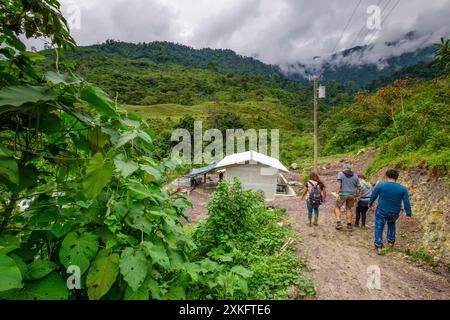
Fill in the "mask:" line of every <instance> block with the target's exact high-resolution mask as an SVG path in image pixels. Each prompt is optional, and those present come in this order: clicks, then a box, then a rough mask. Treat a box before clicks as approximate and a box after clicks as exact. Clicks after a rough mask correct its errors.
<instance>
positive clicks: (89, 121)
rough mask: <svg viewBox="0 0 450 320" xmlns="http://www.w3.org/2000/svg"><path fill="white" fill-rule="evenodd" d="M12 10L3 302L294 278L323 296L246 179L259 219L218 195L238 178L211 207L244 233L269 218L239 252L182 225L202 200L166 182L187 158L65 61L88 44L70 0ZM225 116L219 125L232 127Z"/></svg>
mask: <svg viewBox="0 0 450 320" xmlns="http://www.w3.org/2000/svg"><path fill="white" fill-rule="evenodd" d="M1 9H2V10H1V11H0V18H1V19H0V21H1V22H2V24H1V25H0V28H1V29H0V33H1V34H2V36H1V37H0V41H1V42H0V47H1V48H2V49H0V54H1V55H2V59H1V60H0V75H1V78H0V79H1V83H0V115H1V122H0V164H1V165H0V217H1V220H0V299H13V300H16V299H17V300H38V299H43V300H65V299H90V300H99V299H103V300H119V299H128V300H148V299H245V298H260V297H267V298H287V297H288V295H287V289H288V287H289V286H294V287H295V288H297V289H296V290H297V291H298V292H296V295H295V296H293V295H290V296H289V297H295V298H297V297H304V296H307V295H312V294H314V289H313V286H312V284H311V283H310V282H309V281H308V280H306V279H304V278H303V277H302V263H301V261H299V260H298V259H297V257H296V256H295V254H294V251H293V250H292V249H289V250H287V251H286V252H285V253H284V254H278V250H279V249H280V247H281V246H282V244H283V241H285V240H286V239H287V236H288V235H290V231H289V229H287V228H283V227H280V226H279V225H278V224H277V223H278V222H279V218H280V213H278V212H274V211H271V210H267V209H265V208H264V202H263V200H262V198H261V197H260V196H257V195H253V194H251V193H248V192H244V191H242V190H241V188H240V186H238V185H233V186H232V187H230V188H231V189H232V190H233V199H235V200H238V199H241V201H236V202H235V204H234V207H233V212H234V213H235V214H239V213H243V214H244V215H245V216H246V217H248V219H244V220H239V219H236V216H233V214H232V212H231V211H230V210H227V209H226V208H223V207H221V206H220V204H218V202H217V201H221V199H222V200H226V199H225V198H226V196H225V198H224V194H223V193H221V192H222V191H224V190H225V189H226V188H228V187H227V186H226V185H222V186H221V187H220V188H219V190H218V193H217V194H216V196H214V197H213V199H212V201H211V204H210V213H211V217H219V216H220V217H222V218H224V219H225V218H228V219H230V220H228V225H230V226H231V225H237V224H240V225H241V226H242V231H243V230H249V228H248V227H249V226H250V225H252V226H255V224H256V225H258V227H257V228H253V230H252V231H253V233H246V234H242V233H241V234H239V233H236V235H238V234H239V236H240V237H242V243H241V244H239V245H240V247H239V248H237V247H236V249H239V250H233V251H232V252H225V251H224V252H223V253H220V252H221V250H222V249H223V250H225V249H229V248H230V245H232V244H233V245H238V243H235V242H228V241H227V242H225V243H222V242H214V244H215V245H216V248H215V249H214V248H212V247H211V246H210V245H208V242H209V241H210V238H208V237H204V238H202V237H201V232H199V231H196V233H195V235H194V239H195V241H193V239H192V238H191V237H190V236H189V234H188V233H187V232H186V229H187V228H185V227H184V226H183V224H182V223H183V221H185V220H186V215H185V208H186V207H187V206H189V205H190V203H189V202H188V201H187V200H186V198H184V197H182V196H180V195H172V194H170V193H169V191H164V190H163V186H164V185H165V184H166V183H167V181H168V180H170V179H171V177H172V175H173V174H174V172H175V171H176V170H177V164H176V163H173V162H172V161H170V160H167V159H158V156H157V154H156V152H155V150H156V149H157V146H155V144H154V142H153V141H154V136H155V135H154V134H153V132H152V131H151V130H150V129H149V127H148V123H146V122H145V121H142V120H141V118H139V117H138V116H136V115H135V114H133V113H130V112H129V111H127V110H125V109H122V108H121V107H120V106H119V105H118V104H117V102H114V101H112V100H111V99H110V98H109V97H108V96H107V95H106V94H105V93H104V92H103V91H102V90H101V89H99V88H98V87H95V86H94V85H92V84H90V83H89V82H87V81H85V80H84V79H82V78H80V77H79V76H77V75H76V74H75V73H74V70H73V68H72V67H73V65H72V64H71V63H70V62H67V61H66V60H64V56H63V50H62V49H64V48H66V49H71V48H73V47H74V46H75V44H74V42H73V39H72V38H71V37H70V35H69V33H68V31H67V25H66V21H65V20H64V19H63V18H62V16H61V14H60V10H59V3H58V2H57V1H55V0H43V1H40V2H35V1H25V0H24V1H10V2H6V3H3V2H2V5H1ZM23 34H25V36H26V37H29V38H33V37H38V36H45V37H49V38H50V39H51V40H52V44H53V45H54V46H55V50H56V52H57V55H58V59H57V60H56V61H55V65H54V66H55V70H54V71H48V72H44V71H43V70H42V68H41V69H37V68H36V67H35V64H34V62H36V61H40V60H44V59H45V57H44V56H42V55H40V54H37V53H33V52H29V51H26V47H25V45H24V44H23V42H21V40H20V39H19V36H21V35H23ZM41 66H42V65H41ZM271 103H274V102H271ZM250 106H251V105H249V106H248V107H250ZM224 112H225V113H219V114H217V115H214V117H212V118H211V119H212V120H211V121H213V123H215V124H222V125H226V123H224V122H226V121H227V120H228V117H227V115H229V114H228V113H226V112H228V111H224ZM238 118H239V116H236V117H235V118H234V120H235V121H236V120H237V119H238ZM192 119H193V118H188V117H181V118H180V119H179V120H180V121H179V123H178V124H177V125H180V126H185V127H189V126H190V125H191V123H192ZM246 120H247V119H245V118H244V117H243V123H244V125H245V121H246ZM261 123H263V120H262V119H261ZM291 125H292V124H287V126H291ZM224 188H225V189H224ZM24 202H26V204H24ZM221 210H223V212H221ZM257 213H259V214H260V215H257ZM216 219H217V218H212V219H211V220H208V221H207V222H205V224H202V225H201V226H199V230H200V229H201V228H202V226H209V225H212V226H214V223H213V221H217V220H216ZM211 223H212V224H211ZM233 230H234V231H236V229H233ZM223 232H225V233H227V230H223ZM216 234H217V235H219V234H220V232H218V233H216ZM229 235H230V234H229ZM250 238H251V239H253V240H254V239H258V240H259V241H261V240H262V241H263V242H260V243H258V245H257V246H254V245H253V240H252V241H250V240H249V239H250ZM220 239H222V240H223V238H220ZM246 239H247V240H246ZM202 244H205V246H204V247H199V245H202ZM225 245H226V246H225ZM210 249H211V250H210ZM219 253H220V254H219ZM68 272H69V273H73V274H72V276H71V277H69V276H70V275H68ZM267 272H269V274H266V273H267ZM77 276H80V277H81V278H80V279H78V278H77ZM68 277H69V283H71V284H72V285H73V286H75V288H70V287H68V286H67V285H66V279H67V278H68ZM78 285H79V288H77V286H78Z"/></svg>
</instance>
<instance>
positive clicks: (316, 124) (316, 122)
mask: <svg viewBox="0 0 450 320" xmlns="http://www.w3.org/2000/svg"><path fill="white" fill-rule="evenodd" d="M318 158H319V78H318V77H314V171H315V172H316V173H317V174H318V173H319V166H318Z"/></svg>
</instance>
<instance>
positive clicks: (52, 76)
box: [45, 71, 81, 84]
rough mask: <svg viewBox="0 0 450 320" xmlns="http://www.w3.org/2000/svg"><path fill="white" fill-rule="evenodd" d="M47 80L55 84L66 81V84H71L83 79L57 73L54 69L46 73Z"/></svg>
mask: <svg viewBox="0 0 450 320" xmlns="http://www.w3.org/2000/svg"><path fill="white" fill-rule="evenodd" d="M45 80H47V81H48V82H52V83H55V84H59V83H64V84H70V83H80V82H81V80H80V79H78V78H76V77H73V76H71V75H68V74H60V73H56V72H54V71H49V72H47V73H46V74H45Z"/></svg>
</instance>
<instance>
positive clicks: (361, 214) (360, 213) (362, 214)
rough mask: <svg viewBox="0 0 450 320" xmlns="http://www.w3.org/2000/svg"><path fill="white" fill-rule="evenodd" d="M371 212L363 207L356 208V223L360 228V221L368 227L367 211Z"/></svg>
mask: <svg viewBox="0 0 450 320" xmlns="http://www.w3.org/2000/svg"><path fill="white" fill-rule="evenodd" d="M368 210H369V207H362V206H359V205H358V206H357V207H356V222H355V224H356V225H357V226H359V220H361V225H362V226H365V225H366V217H367V211H368Z"/></svg>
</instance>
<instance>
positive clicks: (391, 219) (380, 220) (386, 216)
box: [375, 209, 400, 248]
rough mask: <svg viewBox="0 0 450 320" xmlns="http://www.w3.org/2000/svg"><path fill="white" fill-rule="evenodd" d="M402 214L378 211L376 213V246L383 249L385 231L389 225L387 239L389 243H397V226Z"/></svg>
mask: <svg viewBox="0 0 450 320" xmlns="http://www.w3.org/2000/svg"><path fill="white" fill-rule="evenodd" d="M399 216H400V214H399V213H397V214H393V213H385V212H382V211H380V210H378V209H377V211H376V212H375V246H376V247H378V248H383V230H384V226H385V225H386V224H387V226H388V230H387V239H388V241H389V242H395V239H396V226H395V223H396V222H397V220H398V218H399Z"/></svg>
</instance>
